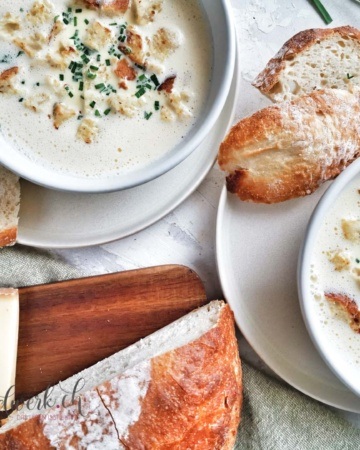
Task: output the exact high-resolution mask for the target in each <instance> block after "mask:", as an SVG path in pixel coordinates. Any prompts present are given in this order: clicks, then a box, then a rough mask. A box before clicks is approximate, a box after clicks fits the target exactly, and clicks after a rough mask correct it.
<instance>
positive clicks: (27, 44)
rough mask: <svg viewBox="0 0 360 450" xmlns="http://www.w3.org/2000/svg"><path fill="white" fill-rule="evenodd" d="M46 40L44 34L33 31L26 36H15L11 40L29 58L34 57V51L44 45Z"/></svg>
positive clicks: (37, 50) (36, 51)
mask: <svg viewBox="0 0 360 450" xmlns="http://www.w3.org/2000/svg"><path fill="white" fill-rule="evenodd" d="M47 41H48V39H47V38H46V36H45V35H44V34H42V33H34V34H32V35H30V36H29V37H28V38H24V37H23V38H16V39H14V40H13V43H14V44H15V45H16V46H18V47H19V48H20V49H21V50H23V51H24V52H25V53H26V54H27V55H28V56H30V58H34V56H35V55H36V53H38V52H39V51H40V50H41V49H42V48H43V47H44V45H45V44H46V43H47Z"/></svg>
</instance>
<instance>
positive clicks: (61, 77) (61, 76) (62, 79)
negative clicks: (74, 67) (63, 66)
mask: <svg viewBox="0 0 360 450" xmlns="http://www.w3.org/2000/svg"><path fill="white" fill-rule="evenodd" d="M59 78H60V81H64V75H63V74H62V73H61V74H60V75H59Z"/></svg>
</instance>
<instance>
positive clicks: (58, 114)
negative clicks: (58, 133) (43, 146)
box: [53, 103, 76, 130]
mask: <svg viewBox="0 0 360 450" xmlns="http://www.w3.org/2000/svg"><path fill="white" fill-rule="evenodd" d="M75 115H76V112H75V110H73V109H72V108H69V107H68V106H66V105H64V103H55V105H54V108H53V119H54V120H53V123H54V127H55V128H56V129H57V130H58V129H59V128H60V126H61V125H62V124H63V123H64V122H66V121H67V120H69V119H71V118H72V117H74V116H75Z"/></svg>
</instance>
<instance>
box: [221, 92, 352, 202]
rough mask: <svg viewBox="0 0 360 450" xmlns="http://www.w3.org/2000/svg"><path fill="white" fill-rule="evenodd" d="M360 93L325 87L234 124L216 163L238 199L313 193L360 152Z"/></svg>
mask: <svg viewBox="0 0 360 450" xmlns="http://www.w3.org/2000/svg"><path fill="white" fill-rule="evenodd" d="M358 117H360V94H359V92H357V93H355V94H351V93H349V92H347V91H344V90H339V89H327V90H323V91H315V92H313V93H311V94H308V95H304V96H302V97H299V98H297V99H295V100H294V101H292V102H284V103H282V104H279V105H276V106H270V107H268V108H265V109H262V110H260V111H258V112H257V113H255V114H254V115H252V116H250V117H247V118H245V119H243V120H241V121H240V122H239V123H238V124H237V125H235V126H234V127H233V128H232V130H231V131H230V133H229V135H228V136H227V137H226V139H225V140H224V142H223V143H222V144H221V147H220V152H219V156H218V162H219V165H220V167H221V169H222V170H224V171H226V172H227V173H228V176H227V188H228V190H229V191H230V192H232V193H234V194H236V195H237V196H238V197H239V198H240V199H242V200H245V201H252V202H257V203H278V202H282V201H285V200H289V199H291V198H295V197H302V196H305V195H308V194H311V193H312V192H314V191H315V190H316V189H317V188H318V187H319V186H320V185H321V184H322V183H323V182H325V181H326V180H330V179H332V178H335V177H336V176H337V175H338V174H339V173H340V172H342V170H343V169H344V168H345V167H347V166H348V165H349V164H350V163H351V162H352V161H354V160H355V159H356V158H357V157H358V156H359V154H360V132H359V131H360V129H359V121H358Z"/></svg>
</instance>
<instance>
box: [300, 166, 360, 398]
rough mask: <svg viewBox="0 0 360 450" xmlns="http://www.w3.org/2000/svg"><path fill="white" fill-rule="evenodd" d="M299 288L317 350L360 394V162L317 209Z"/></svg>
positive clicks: (306, 242) (308, 235) (307, 239)
mask: <svg viewBox="0 0 360 450" xmlns="http://www.w3.org/2000/svg"><path fill="white" fill-rule="evenodd" d="M298 289H299V297H300V303H301V309H302V313H303V317H304V320H305V324H306V326H307V329H308V331H309V334H310V336H311V338H312V340H313V342H314V344H315V346H316V348H317V349H318V351H319V352H320V354H321V356H322V357H323V359H324V361H325V362H326V363H327V364H328V366H329V367H330V368H331V369H332V371H333V372H334V373H335V374H336V375H337V376H338V378H339V379H340V380H341V381H342V382H343V383H344V384H345V385H346V386H347V387H349V388H350V389H351V390H352V391H353V392H355V393H356V394H357V395H360V377H359V374H360V160H357V161H355V162H354V163H353V164H351V165H350V166H349V167H348V168H347V169H346V170H345V171H344V172H343V173H342V174H341V175H340V176H339V177H338V178H337V179H336V180H335V181H334V182H333V184H332V185H331V186H330V187H329V188H328V190H327V191H326V192H325V194H324V195H323V197H322V199H321V200H320V202H319V204H318V205H317V207H316V209H315V210H314V213H313V215H312V217H311V219H310V222H309V225H308V229H307V232H306V236H305V240H304V243H303V247H302V250H301V252H300V258H299V271H298Z"/></svg>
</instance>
